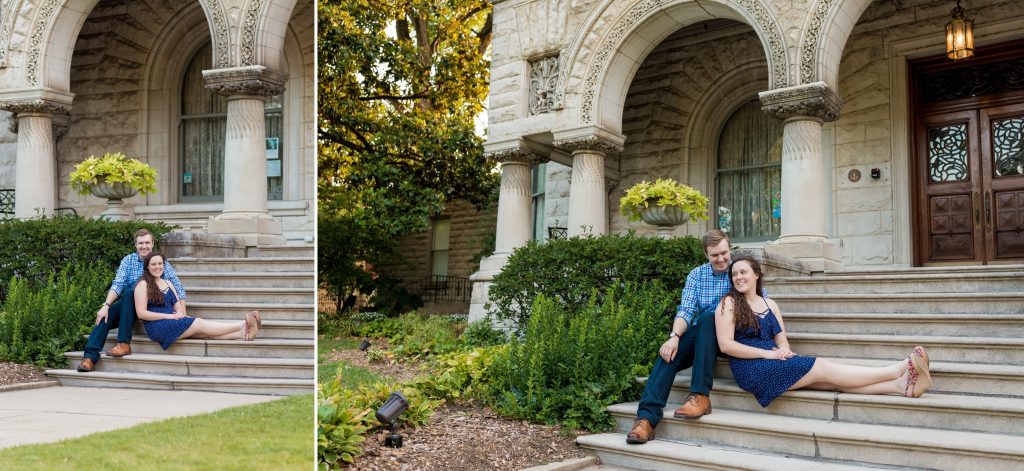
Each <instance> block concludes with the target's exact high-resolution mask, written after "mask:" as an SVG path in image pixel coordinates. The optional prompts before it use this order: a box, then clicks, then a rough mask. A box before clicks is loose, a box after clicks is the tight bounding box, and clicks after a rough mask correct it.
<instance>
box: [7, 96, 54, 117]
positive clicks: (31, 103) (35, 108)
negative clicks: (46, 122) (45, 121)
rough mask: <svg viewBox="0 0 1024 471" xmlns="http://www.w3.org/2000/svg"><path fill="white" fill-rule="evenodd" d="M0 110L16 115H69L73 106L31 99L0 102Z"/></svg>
mask: <svg viewBox="0 0 1024 471" xmlns="http://www.w3.org/2000/svg"><path fill="white" fill-rule="evenodd" d="M0 110H4V111H9V112H11V113H14V114H15V115H19V114H22V113H39V114H50V115H58V114H67V113H68V112H69V111H71V105H69V104H67V103H61V102H59V101H53V100H46V99H42V98H30V99H26V100H12V101H2V102H0Z"/></svg>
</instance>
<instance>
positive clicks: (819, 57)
mask: <svg viewBox="0 0 1024 471" xmlns="http://www.w3.org/2000/svg"><path fill="white" fill-rule="evenodd" d="M871 1H872V0H817V1H816V3H815V4H814V6H813V7H812V8H811V9H810V10H808V11H810V12H811V13H810V14H809V15H808V16H807V21H806V22H805V24H804V26H803V28H801V31H803V34H802V35H801V37H800V59H799V61H800V80H799V83H801V84H804V83H812V82H818V81H821V82H825V84H826V85H828V87H829V88H831V89H832V90H838V85H839V62H840V60H841V59H842V56H843V49H844V48H845V47H846V40H847V39H849V38H850V33H852V32H853V27H854V25H856V24H857V20H858V19H859V18H860V16H861V14H863V13H864V10H866V9H867V8H868V6H869V5H870V4H871ZM794 85H796V84H794Z"/></svg>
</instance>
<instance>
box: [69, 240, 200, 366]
mask: <svg viewBox="0 0 1024 471" xmlns="http://www.w3.org/2000/svg"><path fill="white" fill-rule="evenodd" d="M153 242H154V241H153V234H152V233H151V232H149V231H148V230H146V229H139V230H138V232H136V233H135V253H132V254H128V255H126V256H125V257H124V258H123V259H121V265H120V266H118V267H117V274H116V275H114V282H113V283H111V285H110V291H107V298H106V299H105V300H104V301H103V305H102V306H100V310H99V311H97V312H96V324H95V326H94V327H93V328H92V334H90V335H89V342H88V343H86V345H85V355H84V356H85V359H84V360H82V363H81V364H80V365H78V371H80V372H82V373H88V372H90V371H93V370H95V369H96V363H98V362H99V361H100V349H101V348H103V343H104V342H106V340H107V333H108V332H110V329H111V327H113V328H115V329H117V344H116V345H114V348H111V349H110V350H109V351H108V352H107V355H108V356H112V357H115V358H120V357H123V356H125V355H131V353H132V346H131V341H132V329H133V328H134V326H135V296H134V294H135V283H137V282H138V281H139V278H140V277H142V270H143V262H142V261H143V260H144V259H145V258H146V257H147V256H148V255H149V254H150V253H151V252H152V251H153ZM161 278H163V279H165V280H167V281H168V282H169V283H172V284H174V289H176V290H177V291H178V293H179V294H180V297H181V300H182V308H183V309H182V314H184V313H185V311H184V304H185V303H184V301H185V288H184V287H182V286H181V281H180V280H178V275H177V274H175V273H174V269H173V268H171V264H170V262H165V263H164V274H163V276H162V277H161ZM118 296H120V299H119V300H118V301H117V302H114V300H115V299H118Z"/></svg>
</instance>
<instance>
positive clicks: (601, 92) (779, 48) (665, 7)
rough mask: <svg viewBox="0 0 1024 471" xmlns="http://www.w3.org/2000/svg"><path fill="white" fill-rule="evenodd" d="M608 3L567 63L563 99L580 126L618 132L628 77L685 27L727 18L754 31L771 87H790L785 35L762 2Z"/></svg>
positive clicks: (593, 15) (577, 39)
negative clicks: (671, 36) (570, 107)
mask: <svg viewBox="0 0 1024 471" xmlns="http://www.w3.org/2000/svg"><path fill="white" fill-rule="evenodd" d="M623 3H624V2H613V1H612V0H605V1H604V2H603V5H600V6H598V7H597V8H595V9H594V11H593V13H591V15H590V17H588V18H587V20H586V21H585V23H584V25H585V26H584V28H582V29H581V32H580V34H578V35H577V36H576V37H575V38H574V40H573V42H572V44H570V46H569V48H568V50H567V54H566V59H565V60H564V61H563V78H562V80H561V82H562V83H565V84H566V86H565V88H564V90H566V92H564V95H565V97H564V100H565V103H566V104H568V105H569V106H575V107H577V108H578V110H577V112H576V113H575V116H576V125H577V126H587V125H596V126H598V127H600V128H603V129H607V130H610V131H612V132H616V133H617V132H619V131H620V129H621V120H622V116H621V115H622V105H623V103H624V100H625V96H626V93H627V91H628V88H629V84H630V83H631V80H630V78H631V77H632V76H633V75H634V74H635V72H636V70H637V68H638V67H639V66H640V64H641V63H642V62H643V60H644V58H645V57H646V55H647V54H648V53H649V52H650V51H651V50H652V49H653V48H654V47H655V46H657V45H658V44H659V43H660V42H661V41H662V40H664V39H665V38H666V37H667V36H668V35H669V34H671V33H672V32H674V31H676V30H678V29H679V28H681V27H684V26H686V25H689V24H692V23H696V22H699V21H704V20H710V19H714V18H728V19H732V20H736V21H739V22H742V23H745V24H747V25H749V26H751V27H752V28H753V29H754V31H755V32H756V33H757V36H758V38H759V39H760V42H761V44H762V46H763V48H764V50H765V57H766V58H767V61H768V66H769V70H770V71H771V74H770V75H769V84H770V85H769V86H770V88H781V87H785V86H788V85H789V84H790V83H789V82H790V80H789V78H788V70H789V65H788V59H787V55H786V44H785V40H784V37H783V35H782V30H781V28H780V27H779V25H778V24H777V23H776V21H775V19H773V18H772V16H771V14H770V12H769V10H768V9H767V8H766V7H765V6H764V5H763V3H762V2H761V1H760V0H712V1H709V2H700V3H699V4H698V3H697V2H693V1H688V0H663V1H658V0H642V1H634V2H632V3H629V4H623Z"/></svg>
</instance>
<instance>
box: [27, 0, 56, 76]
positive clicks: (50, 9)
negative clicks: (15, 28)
mask: <svg viewBox="0 0 1024 471" xmlns="http://www.w3.org/2000/svg"><path fill="white" fill-rule="evenodd" d="M62 3H63V2H62V0H47V1H46V2H45V3H43V4H42V5H40V6H39V12H38V13H36V18H35V21H34V22H33V23H32V30H31V31H32V33H31V35H30V36H29V39H28V58H27V60H26V61H25V69H26V70H25V81H26V82H27V83H28V85H39V62H40V61H41V60H42V57H43V53H42V49H43V42H44V41H43V35H44V34H46V31H47V30H48V26H49V25H50V18H51V17H52V16H53V14H54V12H55V11H57V10H58V7H60V5H61V4H62Z"/></svg>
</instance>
